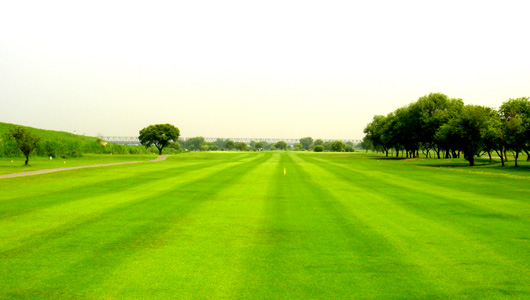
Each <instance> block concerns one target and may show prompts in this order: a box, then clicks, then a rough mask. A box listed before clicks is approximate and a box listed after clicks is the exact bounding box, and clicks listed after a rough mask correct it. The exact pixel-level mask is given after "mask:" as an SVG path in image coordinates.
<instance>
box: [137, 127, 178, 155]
mask: <svg viewBox="0 0 530 300" xmlns="http://www.w3.org/2000/svg"><path fill="white" fill-rule="evenodd" d="M179 136H180V131H179V129H178V128H177V127H175V126H173V125H171V124H156V125H149V126H147V127H145V128H144V129H142V130H140V136H139V137H138V139H139V140H140V143H141V144H142V145H144V146H145V147H146V148H148V147H150V146H151V145H154V146H155V147H156V148H157V149H158V155H161V154H162V149H164V147H165V146H166V145H167V144H168V143H169V142H171V141H176V140H177V139H178V138H179Z"/></svg>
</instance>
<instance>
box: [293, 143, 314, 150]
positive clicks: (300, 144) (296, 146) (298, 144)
mask: <svg viewBox="0 0 530 300" xmlns="http://www.w3.org/2000/svg"><path fill="white" fill-rule="evenodd" d="M309 146H311V144H310V145H309ZM294 150H295V151H301V150H307V149H306V148H305V147H304V145H302V143H296V144H294Z"/></svg>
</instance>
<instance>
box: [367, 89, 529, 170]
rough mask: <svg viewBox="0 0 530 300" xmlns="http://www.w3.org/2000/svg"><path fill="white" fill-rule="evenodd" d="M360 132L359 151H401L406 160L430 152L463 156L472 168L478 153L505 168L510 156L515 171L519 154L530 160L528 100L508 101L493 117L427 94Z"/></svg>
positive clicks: (486, 111)
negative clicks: (496, 159)
mask: <svg viewBox="0 0 530 300" xmlns="http://www.w3.org/2000/svg"><path fill="white" fill-rule="evenodd" d="M364 132H365V134H366V136H365V138H364V140H363V147H364V148H368V147H370V148H371V149H373V150H376V151H381V152H384V153H386V155H387V156H388V153H389V150H391V149H392V148H394V149H395V150H396V155H399V152H400V151H402V150H405V151H404V152H405V153H406V157H417V156H418V155H419V154H420V150H421V152H422V153H423V154H424V155H425V156H426V157H431V153H432V152H431V151H433V152H434V153H435V154H436V156H437V157H438V158H442V157H445V158H450V157H453V158H455V157H459V155H460V153H461V152H463V153H464V155H465V158H466V159H467V160H468V161H469V162H470V164H472V165H473V164H474V162H473V161H474V157H475V156H477V155H481V154H482V153H488V156H489V158H490V162H492V157H491V153H492V152H495V153H497V154H498V155H499V157H500V159H501V163H502V165H504V161H505V159H504V158H505V157H506V156H507V154H506V153H507V151H513V153H514V158H515V166H516V167H517V159H518V157H519V153H521V152H526V153H527V154H528V159H530V153H529V152H530V102H529V98H528V97H523V98H517V99H510V100H508V101H506V102H505V103H503V104H502V106H501V108H500V110H499V112H497V111H495V110H493V109H490V108H484V107H476V106H474V107H472V106H464V102H463V101H462V99H450V98H448V97H447V96H445V95H444V94H440V93H431V94H429V95H426V96H423V97H420V98H419V99H418V101H416V102H414V103H411V104H409V105H407V106H404V107H401V108H399V109H397V110H396V111H394V112H392V113H390V114H388V115H387V116H381V115H376V116H374V118H373V121H372V122H371V123H369V124H368V125H367V126H366V127H365V129H364Z"/></svg>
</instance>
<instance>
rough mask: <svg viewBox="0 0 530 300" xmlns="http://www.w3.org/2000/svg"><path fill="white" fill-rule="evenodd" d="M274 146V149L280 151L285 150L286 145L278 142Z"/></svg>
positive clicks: (283, 142)
mask: <svg viewBox="0 0 530 300" xmlns="http://www.w3.org/2000/svg"><path fill="white" fill-rule="evenodd" d="M274 146H275V147H276V149H280V150H286V149H287V143H286V142H285V141H279V142H277V143H276V144H274Z"/></svg>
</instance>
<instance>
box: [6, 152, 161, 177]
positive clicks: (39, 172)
mask: <svg viewBox="0 0 530 300" xmlns="http://www.w3.org/2000/svg"><path fill="white" fill-rule="evenodd" d="M168 156H169V155H161V156H158V157H157V158H155V159H153V160H147V161H126V162H119V163H110V164H98V165H88V166H77V167H66V168H56V169H46V170H37V171H29V172H20V173H13V174H4V175H0V179H2V178H13V177H21V176H30V175H39V174H46V173H52V172H59V171H66V170H75V169H83V168H95V167H106V166H115V165H124V164H137V163H144V162H153V161H161V160H165V159H166V158H168Z"/></svg>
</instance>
